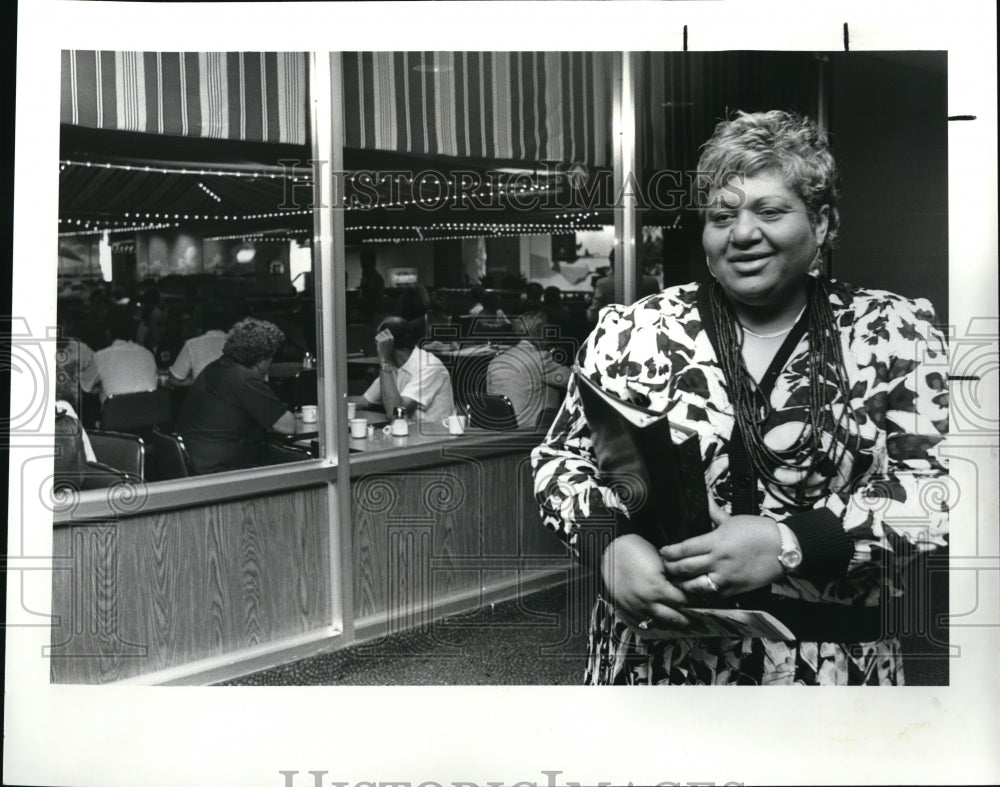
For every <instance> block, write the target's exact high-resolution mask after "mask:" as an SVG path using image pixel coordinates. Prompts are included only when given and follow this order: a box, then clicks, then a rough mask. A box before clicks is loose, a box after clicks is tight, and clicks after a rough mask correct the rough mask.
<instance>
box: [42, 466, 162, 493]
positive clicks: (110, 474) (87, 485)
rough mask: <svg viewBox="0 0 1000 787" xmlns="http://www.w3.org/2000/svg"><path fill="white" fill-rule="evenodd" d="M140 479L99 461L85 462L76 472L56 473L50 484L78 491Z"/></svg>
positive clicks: (55, 487)
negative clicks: (68, 473)
mask: <svg viewBox="0 0 1000 787" xmlns="http://www.w3.org/2000/svg"><path fill="white" fill-rule="evenodd" d="M141 480H142V479H140V478H136V477H135V476H132V475H130V474H129V473H126V472H124V471H122V470H118V469H116V468H114V467H109V466H108V465H106V464H103V463H101V462H87V464H86V466H85V467H84V468H83V469H82V470H81V471H80V472H79V473H78V474H73V475H67V474H63V473H56V475H55V478H54V479H53V484H52V486H53V489H75V490H76V491H78V492H86V491H87V490H90V489H108V488H110V487H112V486H117V485H118V484H133V483H136V482H138V481H141Z"/></svg>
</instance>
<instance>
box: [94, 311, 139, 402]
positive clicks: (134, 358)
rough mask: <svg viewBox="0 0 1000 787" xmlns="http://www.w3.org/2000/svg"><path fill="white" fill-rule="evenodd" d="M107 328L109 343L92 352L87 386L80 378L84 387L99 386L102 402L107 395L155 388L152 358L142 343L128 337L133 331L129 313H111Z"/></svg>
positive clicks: (95, 388) (95, 387)
mask: <svg viewBox="0 0 1000 787" xmlns="http://www.w3.org/2000/svg"><path fill="white" fill-rule="evenodd" d="M109 328H110V331H111V336H112V339H113V341H112V342H111V346H110V347H105V348H104V349H103V350H98V351H97V352H96V353H94V363H95V365H96V367H97V374H96V375H95V376H94V377H93V378H92V379H91V380H89V381H88V382H89V383H90V385H89V387H88V386H86V384H85V383H84V381H82V380H81V384H84V385H85V387H84V390H86V391H91V392H92V391H95V390H97V389H98V386H99V390H100V394H101V401H102V402H103V401H104V400H105V399H107V398H108V397H109V396H117V395H118V394H126V393H138V392H140V391H154V390H156V379H157V378H156V359H155V358H154V357H153V353H151V352H150V351H149V350H147V349H146V348H145V347H140V346H139V345H138V344H136V343H135V342H133V341H131V340H130V338H129V337H131V336H132V335H134V332H135V331H134V327H133V325H132V321H131V320H130V319H129V316H128V315H127V314H125V313H118V314H115V315H113V316H112V317H111V319H110V325H109Z"/></svg>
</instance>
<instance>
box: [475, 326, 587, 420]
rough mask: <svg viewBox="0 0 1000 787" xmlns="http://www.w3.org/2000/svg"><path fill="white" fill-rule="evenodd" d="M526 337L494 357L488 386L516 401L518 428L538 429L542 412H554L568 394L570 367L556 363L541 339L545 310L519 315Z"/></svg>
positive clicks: (493, 392)
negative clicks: (542, 345) (541, 342)
mask: <svg viewBox="0 0 1000 787" xmlns="http://www.w3.org/2000/svg"><path fill="white" fill-rule="evenodd" d="M516 321H517V322H518V323H520V325H521V326H522V329H523V331H524V334H525V338H524V339H522V340H521V341H519V342H518V343H517V344H515V345H514V346H513V347H511V348H510V349H509V350H506V351H505V352H503V353H501V354H500V355H498V356H497V357H496V358H494V359H493V360H492V361H490V365H489V367H487V370H486V390H487V391H488V392H489V393H492V394H503V395H504V396H506V397H507V398H508V399H510V402H511V404H512V405H514V414H515V416H516V417H517V428H518V429H536V428H538V427H540V426H543V425H545V426H547V424H540V423H539V419H540V418H541V416H542V413H543V412H545V413H546V414H552V413H554V412H555V411H556V409H558V407H559V405H560V403H561V402H562V399H563V396H564V395H565V394H566V387H567V385H568V384H569V378H570V370H569V369H568V368H567V367H565V366H563V365H562V364H560V363H556V362H555V361H554V360H553V359H552V356H551V355H550V354H549V352H548V351H547V350H545V349H543V348H542V347H541V346H540V344H539V340H540V339H541V337H542V332H543V328H544V327H545V324H546V319H545V314H544V313H543V312H539V311H535V312H528V313H526V314H522V315H521V316H520V317H518V318H516Z"/></svg>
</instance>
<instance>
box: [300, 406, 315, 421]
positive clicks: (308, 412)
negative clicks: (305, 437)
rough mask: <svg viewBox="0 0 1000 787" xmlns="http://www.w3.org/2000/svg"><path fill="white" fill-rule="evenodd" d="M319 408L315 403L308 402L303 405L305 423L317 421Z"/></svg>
mask: <svg viewBox="0 0 1000 787" xmlns="http://www.w3.org/2000/svg"><path fill="white" fill-rule="evenodd" d="M318 412H319V410H318V408H317V407H316V405H314V404H306V405H303V406H302V423H304V424H314V423H316V418H317V415H318Z"/></svg>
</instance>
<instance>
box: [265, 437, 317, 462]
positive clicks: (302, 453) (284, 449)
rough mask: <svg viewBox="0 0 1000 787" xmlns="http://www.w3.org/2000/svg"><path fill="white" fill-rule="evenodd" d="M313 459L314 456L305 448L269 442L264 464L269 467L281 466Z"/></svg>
mask: <svg viewBox="0 0 1000 787" xmlns="http://www.w3.org/2000/svg"><path fill="white" fill-rule="evenodd" d="M312 458H313V455H312V454H311V453H309V451H307V450H306V449H305V448H299V447H298V446H294V445H282V444H281V443H275V442H268V444H267V453H266V454H265V458H264V462H265V464H269V465H281V464H285V463H286V462H302V461H305V460H306V459H312Z"/></svg>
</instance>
